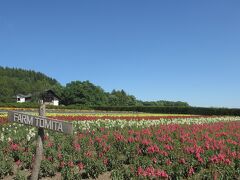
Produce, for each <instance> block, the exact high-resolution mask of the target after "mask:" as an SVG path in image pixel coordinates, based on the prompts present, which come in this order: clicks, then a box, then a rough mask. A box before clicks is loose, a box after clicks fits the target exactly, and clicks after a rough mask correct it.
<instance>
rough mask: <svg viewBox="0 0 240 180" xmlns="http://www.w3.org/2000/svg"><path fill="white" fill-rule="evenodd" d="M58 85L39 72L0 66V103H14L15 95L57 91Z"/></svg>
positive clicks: (54, 80)
mask: <svg viewBox="0 0 240 180" xmlns="http://www.w3.org/2000/svg"><path fill="white" fill-rule="evenodd" d="M60 87H61V85H60V83H59V82H58V81H57V80H56V79H53V78H50V77H48V76H46V75H45V74H43V73H41V72H35V71H32V70H24V69H19V68H8V67H1V66H0V102H14V101H15V100H14V98H13V97H14V96H15V95H17V94H29V93H31V94H33V96H34V95H35V96H37V93H39V92H41V91H43V90H46V89H49V88H52V89H59V88H60Z"/></svg>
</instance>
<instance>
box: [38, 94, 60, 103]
mask: <svg viewBox="0 0 240 180" xmlns="http://www.w3.org/2000/svg"><path fill="white" fill-rule="evenodd" d="M41 99H42V100H43V102H45V104H48V105H53V106H58V105H59V100H60V98H59V97H58V96H57V95H56V94H55V93H54V92H53V91H52V90H47V91H44V93H42V98H41Z"/></svg>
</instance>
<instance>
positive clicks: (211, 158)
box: [0, 113, 240, 179]
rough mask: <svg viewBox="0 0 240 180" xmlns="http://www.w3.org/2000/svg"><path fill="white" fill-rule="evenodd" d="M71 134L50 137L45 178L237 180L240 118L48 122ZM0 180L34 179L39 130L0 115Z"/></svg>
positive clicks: (73, 117) (93, 117)
mask: <svg viewBox="0 0 240 180" xmlns="http://www.w3.org/2000/svg"><path fill="white" fill-rule="evenodd" d="M47 116H49V117H51V118H56V119H62V120H66V121H72V122H73V124H74V134H73V135H64V134H60V133H56V132H52V131H45V137H44V159H43V161H42V164H41V171H40V177H41V178H44V177H52V178H56V177H59V176H61V177H62V179H88V178H97V177H98V176H100V175H104V174H108V175H109V176H108V179H239V178H240V117H223V116H222V117H217V116H216V117H207V116H190V115H187V116H179V115H170V116H169V115H160V114H155V115H153V114H133V113H129V114H102V113H99V114H60V113H58V114H47ZM0 122H1V125H0V179H1V178H3V179H4V178H9V177H10V178H15V179H25V178H27V176H29V174H30V173H31V168H32V162H33V159H34V154H35V146H36V144H35V143H36V142H35V136H36V132H37V130H36V129H35V128H33V127H30V126H23V125H20V124H8V123H6V114H0Z"/></svg>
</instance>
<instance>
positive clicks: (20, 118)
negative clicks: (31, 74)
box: [8, 102, 73, 180]
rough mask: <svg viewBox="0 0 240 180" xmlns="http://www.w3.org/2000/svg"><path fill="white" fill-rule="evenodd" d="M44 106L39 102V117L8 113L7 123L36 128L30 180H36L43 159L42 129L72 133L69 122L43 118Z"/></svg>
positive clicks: (15, 112)
mask: <svg viewBox="0 0 240 180" xmlns="http://www.w3.org/2000/svg"><path fill="white" fill-rule="evenodd" d="M45 112H46V105H45V103H43V102H41V105H40V108H39V116H33V115H29V114H25V113H21V112H17V111H8V121H9V122H15V123H20V124H24V125H29V126H34V127H37V128H38V135H37V147H36V155H35V160H34V164H33V170H32V175H31V180H37V179H38V174H39V171H40V166H41V161H42V158H43V140H44V129H49V130H53V131H57V132H61V133H65V134H72V133H73V125H72V123H70V122H65V121H60V120H57V119H51V118H47V117H45Z"/></svg>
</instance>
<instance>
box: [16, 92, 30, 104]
mask: <svg viewBox="0 0 240 180" xmlns="http://www.w3.org/2000/svg"><path fill="white" fill-rule="evenodd" d="M16 99H17V102H18V103H24V102H30V101H31V99H32V95H31V94H28V95H23V94H18V95H17V96H16Z"/></svg>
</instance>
